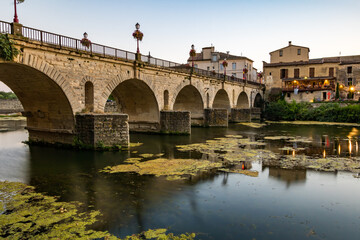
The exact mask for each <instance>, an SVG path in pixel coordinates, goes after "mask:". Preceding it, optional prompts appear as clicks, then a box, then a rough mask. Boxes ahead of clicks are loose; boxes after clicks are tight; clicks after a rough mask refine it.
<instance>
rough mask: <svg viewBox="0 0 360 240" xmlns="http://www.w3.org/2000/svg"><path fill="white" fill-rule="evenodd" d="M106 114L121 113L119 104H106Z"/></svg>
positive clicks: (112, 102) (113, 102)
mask: <svg viewBox="0 0 360 240" xmlns="http://www.w3.org/2000/svg"><path fill="white" fill-rule="evenodd" d="M104 112H106V113H115V112H119V109H118V105H117V103H116V102H115V101H111V102H106V104H105V110H104Z"/></svg>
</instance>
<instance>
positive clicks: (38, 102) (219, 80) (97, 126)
mask: <svg viewBox="0 0 360 240" xmlns="http://www.w3.org/2000/svg"><path fill="white" fill-rule="evenodd" d="M0 23H3V25H0V26H2V29H0V32H7V33H9V37H10V38H12V39H13V41H14V42H15V45H16V47H17V48H18V49H19V50H21V54H20V55H19V56H18V57H17V58H16V59H15V60H14V61H11V62H9V61H2V60H0V81H2V82H4V83H5V84H6V85H7V86H9V87H10V88H11V90H13V91H14V93H15V94H16V95H17V96H18V98H19V100H20V101H21V103H22V105H23V107H24V115H25V116H26V117H27V129H28V131H29V139H30V140H33V141H44V142H49V143H55V142H60V143H69V144H72V143H73V141H74V137H75V136H78V137H79V138H80V139H81V140H82V141H84V142H86V143H90V144H95V143H96V142H104V143H105V145H111V144H114V142H108V140H106V139H107V138H109V139H110V138H113V139H114V138H121V141H120V140H119V141H118V142H115V143H116V144H121V145H126V144H127V142H128V140H129V137H128V131H129V129H130V130H133V131H142V132H169V133H171V132H179V133H190V131H191V130H190V129H191V128H190V124H192V125H198V126H227V124H228V120H229V119H230V120H232V121H250V119H251V108H253V107H260V106H261V102H262V94H263V91H262V87H263V86H262V85H260V84H258V83H254V82H247V81H245V80H243V79H234V78H230V77H228V76H226V77H224V76H218V75H216V76H214V75H212V73H210V72H206V71H202V70H198V69H195V70H194V71H193V70H192V69H191V68H189V67H186V66H182V65H180V64H175V63H171V62H168V61H164V60H160V59H155V58H152V57H150V56H142V55H139V54H135V53H130V52H126V51H123V50H118V49H114V48H110V47H105V46H102V45H97V44H92V45H91V47H90V48H86V47H84V46H82V45H81V44H80V40H78V39H72V38H69V37H64V36H61V35H57V34H52V33H48V32H44V31H40V30H35V29H31V28H26V27H24V26H22V25H19V24H15V23H12V24H8V23H6V24H8V25H6V24H5V25H4V22H0ZM4 26H5V27H4ZM110 96H112V99H114V100H115V102H116V109H117V111H116V112H118V113H122V114H116V113H112V112H111V113H110V112H108V113H104V112H105V106H106V103H107V101H108V99H109V97H110ZM125 114H127V115H125ZM126 135H127V136H126ZM109 141H110V140H109Z"/></svg>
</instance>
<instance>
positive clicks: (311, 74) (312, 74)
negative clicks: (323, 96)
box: [309, 68, 315, 77]
mask: <svg viewBox="0 0 360 240" xmlns="http://www.w3.org/2000/svg"><path fill="white" fill-rule="evenodd" d="M309 76H310V77H315V68H309Z"/></svg>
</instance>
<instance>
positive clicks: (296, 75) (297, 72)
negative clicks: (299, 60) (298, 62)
mask: <svg viewBox="0 0 360 240" xmlns="http://www.w3.org/2000/svg"><path fill="white" fill-rule="evenodd" d="M299 76H300V69H299V68H295V69H294V78H299Z"/></svg>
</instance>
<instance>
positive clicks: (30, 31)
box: [0, 21, 262, 86]
mask: <svg viewBox="0 0 360 240" xmlns="http://www.w3.org/2000/svg"><path fill="white" fill-rule="evenodd" d="M0 33H9V34H11V24H10V23H8V22H4V21H0ZM22 35H23V36H24V37H26V38H28V39H30V40H33V41H37V42H40V43H41V44H48V45H52V46H53V47H56V48H59V49H74V50H76V51H82V52H87V53H89V54H95V55H100V56H103V57H111V58H116V59H123V60H128V61H135V60H136V54H135V53H133V52H129V51H125V50H121V49H116V48H113V47H108V46H104V45H100V44H97V43H91V44H90V46H89V47H86V46H83V45H82V44H81V40H80V39H76V38H71V37H66V36H62V35H59V34H56V33H51V32H46V31H42V30H38V29H34V28H30V27H26V26H23V27H22ZM141 61H143V62H147V63H148V64H149V65H154V66H157V67H162V68H171V69H172V70H175V71H180V72H186V73H189V74H191V73H193V74H197V75H200V76H206V77H212V78H216V79H218V80H225V81H229V82H236V83H248V84H253V85H258V86H260V85H262V84H260V83H258V82H253V81H246V80H244V79H241V78H236V77H232V76H228V75H227V76H225V77H224V75H223V74H219V73H214V72H211V71H207V70H203V69H198V68H194V69H193V70H192V71H193V72H191V67H189V66H186V65H183V64H179V63H175V62H171V61H167V60H163V59H159V58H154V57H152V56H150V55H141Z"/></svg>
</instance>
